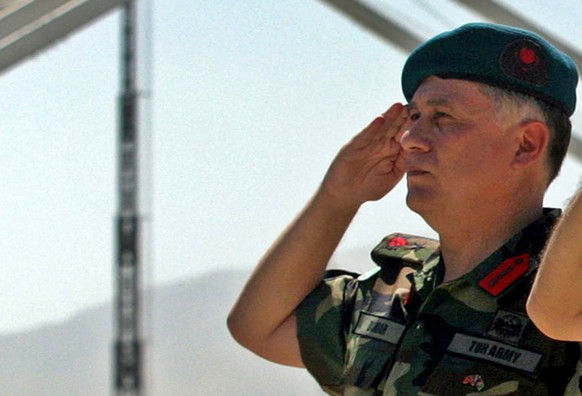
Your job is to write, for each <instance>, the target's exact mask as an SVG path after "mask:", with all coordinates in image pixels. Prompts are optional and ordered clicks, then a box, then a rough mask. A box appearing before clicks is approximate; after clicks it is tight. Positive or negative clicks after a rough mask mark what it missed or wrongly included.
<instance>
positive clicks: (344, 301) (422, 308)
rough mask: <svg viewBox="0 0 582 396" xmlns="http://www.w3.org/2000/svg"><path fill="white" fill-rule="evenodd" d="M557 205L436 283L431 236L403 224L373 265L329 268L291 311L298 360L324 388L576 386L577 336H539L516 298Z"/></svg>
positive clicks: (547, 390) (486, 391) (438, 271)
mask: <svg viewBox="0 0 582 396" xmlns="http://www.w3.org/2000/svg"><path fill="white" fill-rule="evenodd" d="M559 213H560V211H559V210H553V211H546V213H545V215H544V216H543V217H542V218H541V219H539V220H538V221H536V222H534V223H532V224H531V225H530V226H528V227H526V228H525V229H524V230H523V231H522V232H520V233H519V234H518V235H515V236H514V237H513V238H512V239H511V240H509V241H508V242H507V243H506V244H505V245H504V246H502V247H501V248H500V249H499V250H498V251H496V252H495V253H493V254H492V255H491V256H490V257H489V258H487V259H486V260H485V261H483V262H482V263H480V264H479V265H478V266H477V267H476V268H475V269H474V270H473V271H471V272H469V273H468V274H466V275H464V276H462V277H460V278H458V279H455V280H453V281H451V282H446V283H443V281H442V280H443V276H444V267H443V263H442V258H441V256H440V254H439V249H438V242H437V241H434V240H430V239H426V238H419V237H414V236H410V235H405V234H392V235H389V236H388V237H386V238H385V239H384V240H383V241H382V242H381V243H380V244H379V245H378V246H377V247H376V248H375V249H374V251H373V252H372V258H373V260H374V261H375V262H376V263H377V264H378V268H376V269H375V270H373V271H371V272H369V273H366V274H364V275H361V276H358V275H357V274H352V273H348V272H343V271H330V272H329V273H328V274H327V276H326V278H325V279H324V280H323V281H322V282H321V284H320V285H319V286H318V287H317V288H316V289H315V290H314V291H313V292H312V293H311V294H310V295H309V296H308V297H307V298H306V299H305V301H304V302H303V303H302V304H301V306H300V307H299V308H298V310H297V318H298V335H299V341H300V346H301V353H302V358H303V361H304V363H305V365H306V367H307V369H308V370H309V371H310V373H311V374H312V375H313V376H314V377H315V379H316V380H317V381H318V382H319V384H320V385H321V386H322V388H323V389H324V390H325V391H326V392H327V393H328V394H330V395H349V396H364V395H366V396H372V395H373V396H379V395H383V396H386V395H406V396H409V395H528V396H529V395H564V394H567V395H580V394H582V393H580V390H579V389H578V388H579V381H580V378H581V377H580V373H577V372H576V370H577V369H579V366H578V361H579V360H580V348H579V345H578V344H577V343H570V342H562V341H555V340H551V339H549V338H547V337H545V336H544V335H543V334H542V333H541V332H540V331H539V330H537V328H536V327H535V326H534V324H533V323H532V322H531V321H530V320H529V318H528V316H527V314H526V312H525V303H526V300H527V296H528V293H529V290H530V288H531V285H532V282H533V277H534V274H535V270H536V269H537V264H538V261H537V257H538V255H539V253H540V251H541V249H542V247H543V246H544V243H545V241H546V239H547V236H548V234H549V230H550V229H551V227H552V225H553V224H554V222H555V219H556V218H557V216H559Z"/></svg>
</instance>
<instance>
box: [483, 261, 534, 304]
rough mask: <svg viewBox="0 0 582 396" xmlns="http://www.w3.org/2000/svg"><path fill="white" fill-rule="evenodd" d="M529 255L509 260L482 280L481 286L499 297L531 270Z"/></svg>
mask: <svg viewBox="0 0 582 396" xmlns="http://www.w3.org/2000/svg"><path fill="white" fill-rule="evenodd" d="M529 259H530V256H529V254H527V253H526V254H522V255H521V256H516V257H512V258H508V259H507V260H505V261H504V262H502V263H501V264H500V265H499V266H498V267H497V268H495V269H494V270H493V271H492V272H491V273H490V274H489V275H487V276H486V277H485V278H483V279H481V281H480V282H479V286H481V287H482V288H483V289H485V290H486V291H488V292H489V293H490V294H492V295H493V296H495V297H497V296H498V295H499V294H500V293H501V292H502V291H504V290H505V289H507V288H508V287H509V286H511V285H512V284H513V282H515V281H516V280H518V279H519V278H520V277H521V276H522V275H523V274H525V273H526V272H527V270H528V268H529Z"/></svg>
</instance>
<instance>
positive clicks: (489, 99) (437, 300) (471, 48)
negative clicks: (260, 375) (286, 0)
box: [228, 24, 580, 396]
mask: <svg viewBox="0 0 582 396" xmlns="http://www.w3.org/2000/svg"><path fill="white" fill-rule="evenodd" d="M577 80H578V74H577V71H576V67H575V65H574V63H573V62H572V61H571V59H570V58H568V57H567V56H565V55H564V54H562V53H561V52H560V51H558V50H557V49H556V48H554V47H553V46H552V45H551V44H549V43H548V42H546V41H545V40H544V39H543V38H541V37H540V36H538V35H536V34H534V33H531V32H528V31H524V30H520V29H514V28H511V27H505V26H499V25H492V24H468V25H465V26H462V27H460V28H458V29H456V30H453V31H451V32H446V33H443V34H441V35H438V36H436V37H435V38H433V39H431V40H429V41H428V42H426V43H424V44H423V45H421V46H420V47H419V48H417V49H416V50H415V51H414V52H413V53H412V54H411V55H410V56H409V58H408V60H407V61H406V64H405V66H404V70H403V73H402V86H403V91H404V95H405V97H406V99H407V100H408V101H409V103H408V105H407V106H404V105H402V104H399V103H396V104H394V105H392V106H391V107H390V108H389V109H388V110H387V111H386V112H385V113H383V114H382V115H380V116H378V117H377V118H376V119H375V120H374V121H372V123H371V124H369V125H368V126H367V127H366V128H365V129H364V130H363V131H362V132H360V133H359V134H358V135H357V136H355V137H354V138H353V140H352V141H351V142H349V143H348V144H347V145H346V146H344V147H343V148H342V150H341V151H340V152H339V154H338V155H337V157H336V158H335V160H334V161H333V163H332V164H331V166H330V168H329V170H328V172H327V174H326V175H325V177H324V180H323V182H322V184H321V186H320V188H319V189H318V191H317V192H316V193H315V195H314V196H313V198H312V199H311V201H310V202H309V203H308V204H307V206H306V207H305V209H304V210H303V211H302V212H301V213H300V214H299V216H298V217H297V219H296V220H295V221H294V222H293V223H292V224H291V225H290V226H289V228H288V229H287V230H286V231H285V232H284V233H283V234H282V235H281V237H280V238H279V240H278V241H276V242H275V244H274V245H273V246H272V247H271V249H270V250H269V251H268V252H267V253H266V255H265V256H264V257H263V258H262V260H261V262H260V263H259V264H258V266H257V268H256V270H255V272H254V273H253V275H252V276H251V278H250V279H249V281H248V283H247V285H246V286H245V288H244V290H243V291H242V293H241V295H240V297H239V300H238V301H237V303H236V304H235V306H234V307H233V309H232V311H231V313H230V315H229V319H228V325H229V328H230V331H231V333H232V334H233V336H234V337H235V339H236V340H237V341H238V342H239V343H241V344H242V345H244V346H245V347H247V348H249V349H250V350H252V351H253V352H255V353H257V354H258V355H260V356H263V357H264V358H266V359H269V360H272V361H274V362H278V363H281V364H286V365H290V366H297V367H306V368H307V369H308V370H309V371H310V373H311V374H312V375H313V376H314V377H315V378H316V380H317V381H318V382H319V383H320V385H321V386H322V387H323V389H324V390H326V391H327V392H328V393H329V394H332V395H339V394H343V395H395V394H398V395H407V396H408V395H416V394H419V395H459V394H473V393H474V392H481V393H482V394H490V395H493V394H495V395H505V394H523V395H547V394H552V395H554V394H563V393H564V392H566V389H568V390H567V392H571V393H572V392H574V391H576V392H577V388H578V375H575V368H576V364H577V362H578V360H579V355H580V353H579V348H578V345H577V344H571V343H567V342H561V341H555V340H551V339H549V338H547V337H545V336H544V335H543V334H541V333H540V332H539V331H538V330H537V329H536V327H535V326H533V324H532V323H531V322H530V320H529V318H528V317H527V315H526V313H525V303H526V299H527V295H528V292H529V289H530V286H531V282H532V277H533V275H534V271H535V269H536V265H537V260H536V257H537V256H538V254H539V252H540V250H541V248H542V246H543V244H544V242H545V239H546V236H547V233H548V230H549V229H550V227H551V225H552V224H553V222H554V220H555V218H556V217H557V215H558V212H559V211H558V210H545V209H543V207H542V201H543V197H544V193H545V191H546V189H547V186H548V185H549V184H550V182H551V181H552V180H553V178H554V177H555V176H556V174H557V173H558V171H559V169H560V166H561V163H562V160H563V158H564V155H565V153H566V150H567V145H568V140H569V137H570V130H571V126H570V122H569V118H568V117H569V116H571V114H572V113H573V112H574V108H575V101H576V94H575V89H576V84H577ZM404 175H406V179H407V186H408V195H407V198H406V202H407V204H408V206H409V207H410V208H411V209H412V210H414V211H415V212H417V213H419V214H420V215H421V216H422V217H423V218H424V220H425V221H426V222H427V223H428V224H429V225H430V226H431V227H432V228H434V229H435V230H436V231H437V232H438V234H439V242H437V241H433V240H429V239H425V238H420V237H414V236H410V235H405V234H392V235H390V236H388V237H386V238H385V239H384V240H383V241H382V242H381V243H380V244H379V245H378V246H377V247H376V248H375V249H374V250H373V252H372V258H373V259H374V261H375V262H376V264H377V265H378V268H377V269H376V270H373V271H371V272H369V273H366V274H364V275H361V276H358V275H356V274H351V273H348V272H341V271H330V272H327V273H325V268H326V265H327V263H328V261H329V259H330V257H331V255H332V253H333V251H334V249H335V248H336V247H337V245H338V243H339V241H340V240H341V238H342V236H343V234H344V233H345V231H346V229H347V228H348V226H349V224H350V222H351V220H352V219H353V218H354V216H355V215H356V213H357V212H358V209H359V208H360V207H361V205H363V204H364V203H365V202H368V201H374V200H378V199H381V198H382V197H384V196H385V195H386V194H387V193H389V192H390V191H391V190H392V189H393V188H394V187H395V186H396V184H397V183H398V182H399V181H400V180H401V178H402V177H403V176H404ZM389 216H390V214H387V217H389ZM569 383H570V384H571V385H570V386H569V385H568V384H569ZM573 394H576V393H573Z"/></svg>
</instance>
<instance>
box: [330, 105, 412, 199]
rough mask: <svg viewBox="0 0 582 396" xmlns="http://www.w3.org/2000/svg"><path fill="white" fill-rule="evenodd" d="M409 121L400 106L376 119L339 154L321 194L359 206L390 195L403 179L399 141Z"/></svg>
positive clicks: (407, 112) (405, 108) (394, 106)
mask: <svg viewBox="0 0 582 396" xmlns="http://www.w3.org/2000/svg"><path fill="white" fill-rule="evenodd" d="M408 118H409V111H408V108H407V107H406V106H404V105H402V104H401V103H395V104H393V105H392V106H391V107H390V108H389V109H388V110H387V111H386V112H384V113H383V114H381V115H379V116H378V117H376V119H374V121H372V123H370V125H368V126H367V127H366V128H364V130H362V131H361V132H360V133H359V134H358V135H356V136H355V137H354V138H353V139H352V140H351V141H350V142H349V143H348V144H346V145H345V146H344V147H343V148H342V149H341V150H340V152H339V153H338V155H337V156H336V158H335V159H334V161H333V162H332V164H331V166H330V167H329V169H328V171H327V174H326V176H325V178H324V181H323V184H322V190H323V191H325V192H326V193H328V194H330V195H332V196H333V197H334V199H336V200H340V201H341V202H342V203H345V204H350V205H356V206H359V205H361V204H363V203H364V202H367V201H376V200H378V199H380V198H382V197H384V196H385V195H386V194H388V192H390V191H391V190H392V189H393V188H394V187H395V186H396V184H398V182H399V181H400V180H401V179H402V176H403V175H404V172H403V170H402V168H403V150H402V146H401V145H400V137H401V135H402V133H403V132H404V131H405V130H406V129H407V128H408V126H409V122H408Z"/></svg>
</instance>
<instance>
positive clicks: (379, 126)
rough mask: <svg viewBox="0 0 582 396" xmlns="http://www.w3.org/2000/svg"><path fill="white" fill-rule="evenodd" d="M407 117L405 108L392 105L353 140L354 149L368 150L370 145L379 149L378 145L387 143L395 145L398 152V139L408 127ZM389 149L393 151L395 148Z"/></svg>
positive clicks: (407, 113)
mask: <svg viewBox="0 0 582 396" xmlns="http://www.w3.org/2000/svg"><path fill="white" fill-rule="evenodd" d="M408 116H409V111H408V108H407V107H406V106H404V105H403V104H401V103H395V104H393V105H392V106H390V108H389V109H388V110H386V111H385V112H384V113H382V114H380V115H379V116H378V117H376V118H375V119H374V121H372V122H371V123H370V125H368V126H367V127H366V128H364V130H363V131H362V132H360V133H359V134H358V135H357V136H356V137H355V138H354V140H353V144H354V146H355V148H356V149H363V148H366V147H368V148H369V147H370V146H372V145H373V146H375V147H376V148H380V147H381V146H379V145H380V144H382V143H388V144H389V146H393V144H394V143H396V145H397V146H398V150H399V149H400V145H399V141H400V137H401V135H402V133H404V131H405V130H406V128H407V127H408ZM391 143H392V144H391ZM382 146H383V144H382ZM391 148H392V149H395V148H396V147H391Z"/></svg>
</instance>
